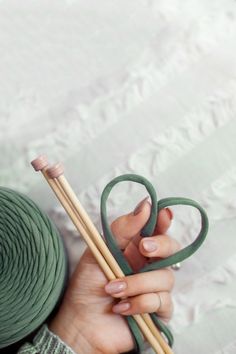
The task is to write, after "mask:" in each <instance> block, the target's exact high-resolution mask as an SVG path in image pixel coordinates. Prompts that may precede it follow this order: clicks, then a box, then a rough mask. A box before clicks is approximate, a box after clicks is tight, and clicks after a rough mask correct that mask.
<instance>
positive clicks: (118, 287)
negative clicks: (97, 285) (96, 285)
mask: <svg viewBox="0 0 236 354" xmlns="http://www.w3.org/2000/svg"><path fill="white" fill-rule="evenodd" d="M126 288H127V284H126V282H124V281H114V282H111V283H108V284H107V285H106V286H105V291H106V292H107V293H108V294H116V293H120V292H121V291H123V290H125V289H126Z"/></svg>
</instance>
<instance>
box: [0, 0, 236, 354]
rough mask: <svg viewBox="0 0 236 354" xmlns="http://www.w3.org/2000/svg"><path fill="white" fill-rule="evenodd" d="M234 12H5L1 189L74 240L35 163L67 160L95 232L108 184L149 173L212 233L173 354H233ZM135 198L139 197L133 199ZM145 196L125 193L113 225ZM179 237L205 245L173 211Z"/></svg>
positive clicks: (114, 206) (188, 278) (184, 302)
mask: <svg viewBox="0 0 236 354" xmlns="http://www.w3.org/2000/svg"><path fill="white" fill-rule="evenodd" d="M235 6H236V4H235V1H233V0H215V1H203V0H198V1H193V0H188V1H185V0H184V1H174V0H165V1H164V0H163V1H154V0H145V1H144V0H130V1H124V0H119V1H118V0H112V1H105V0H100V1H95V0H89V1H82V0H78V1H73V0H57V1H55V0H54V1H50V2H49V1H40V2H37V1H34V0H25V1H24V2H19V1H17V0H15V1H13V0H8V1H4V0H2V1H1V2H0V78H1V85H0V151H1V154H0V166H1V170H0V182H1V185H4V186H8V187H11V188H15V189H17V190H19V191H22V192H24V193H26V194H27V195H29V196H30V197H31V198H33V199H34V200H35V201H36V202H38V204H39V205H40V206H41V207H42V208H43V209H44V210H46V211H47V212H48V213H49V214H50V216H51V217H52V218H53V220H54V221H55V222H56V224H57V226H58V227H59V228H60V230H61V233H62V234H63V236H64V237H65V239H66V243H67V246H68V249H69V250H70V257H71V262H72V264H75V262H76V261H77V259H78V258H79V255H80V254H81V252H82V249H83V243H82V241H81V240H80V239H79V237H78V236H77V234H76V232H75V231H74V229H73V227H72V226H71V222H70V221H68V219H67V218H66V217H65V215H64V212H63V210H62V209H61V208H60V207H59V205H58V203H57V202H56V200H55V198H54V197H53V195H52V193H51V191H49V189H48V186H47V185H46V184H45V182H44V181H43V180H42V178H41V176H40V175H37V174H35V173H34V172H33V170H32V169H31V167H30V165H29V162H30V161H31V160H32V159H33V158H35V157H36V156H37V155H38V154H40V153H46V154H47V155H48V156H49V157H50V160H51V161H52V162H56V161H57V160H62V161H63V163H64V164H65V169H66V175H67V177H68V179H69V180H70V182H71V184H72V186H73V188H74V190H75V191H76V192H77V194H78V196H79V198H80V200H81V201H82V203H83V204H84V206H85V207H86V209H87V210H88V211H89V213H90V215H91V216H92V218H93V220H94V221H95V222H96V223H97V225H98V226H99V198H100V194H101V192H102V190H103V188H104V186H105V185H106V183H107V182H109V181H110V179H111V178H113V177H115V176H117V175H119V174H121V173H129V172H131V173H139V174H142V175H144V176H145V177H147V178H148V179H149V180H150V181H152V182H153V184H154V185H155V187H156V188H157V192H158V195H159V197H160V198H162V197H168V196H183V197H190V198H193V199H196V200H197V201H198V202H200V203H201V204H202V205H203V206H204V207H205V208H206V210H207V212H208V214H209V218H210V232H209V236H208V239H207V241H206V242H205V244H204V246H203V247H202V248H201V250H200V251H199V252H197V254H196V255H194V256H193V257H192V258H191V259H189V260H187V261H185V262H184V264H183V265H182V269H181V271H180V272H179V273H178V274H177V280H176V287H175V291H174V301H175V315H174V317H173V320H172V322H171V326H172V329H173V332H174V335H175V348H174V349H175V353H176V354H189V353H190V352H191V354H198V353H202V354H209V353H213V354H221V353H224V354H233V353H236V335H235V321H236V295H235V294H236V284H235V278H236V237H235V226H236V219H235V216H236V202H235V200H236V198H235V196H236V162H235V149H236V142H235V141H236V121H235V116H236V22H235V21H236V7H235ZM127 191H129V193H127ZM145 195H146V194H145V192H144V191H143V190H142V189H141V188H138V187H137V186H135V187H134V186H128V185H127V184H126V185H124V186H122V187H118V188H117V189H116V191H114V193H113V194H112V198H111V200H110V203H109V208H110V209H109V210H110V216H111V218H114V217H115V216H116V215H119V214H120V213H124V212H128V211H129V210H132V208H134V206H135V204H136V203H138V202H139V200H140V199H141V198H142V197H144V196H145ZM173 209H174V212H175V218H174V221H173V224H172V226H171V229H170V233H171V235H173V237H176V238H178V239H179V241H180V242H182V244H183V245H184V244H186V243H187V242H190V240H192V239H193V238H194V236H195V235H196V233H197V230H198V227H199V224H198V222H199V220H198V217H197V215H196V214H195V213H193V212H192V211H191V210H190V209H189V208H173Z"/></svg>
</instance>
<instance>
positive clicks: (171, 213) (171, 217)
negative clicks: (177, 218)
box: [166, 208, 174, 220]
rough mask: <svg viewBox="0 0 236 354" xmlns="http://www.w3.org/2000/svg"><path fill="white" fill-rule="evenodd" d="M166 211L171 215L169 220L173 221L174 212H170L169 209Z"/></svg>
mask: <svg viewBox="0 0 236 354" xmlns="http://www.w3.org/2000/svg"><path fill="white" fill-rule="evenodd" d="M166 211H167V212H168V214H169V218H170V220H172V219H173V217H174V215H173V212H172V210H170V209H169V208H166Z"/></svg>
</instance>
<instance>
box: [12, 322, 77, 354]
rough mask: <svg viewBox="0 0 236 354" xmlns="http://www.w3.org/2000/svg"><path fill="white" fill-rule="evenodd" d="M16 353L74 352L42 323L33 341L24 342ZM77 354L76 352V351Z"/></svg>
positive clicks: (58, 353) (66, 353) (71, 353)
mask: <svg viewBox="0 0 236 354" xmlns="http://www.w3.org/2000/svg"><path fill="white" fill-rule="evenodd" d="M17 353H18V354H39V353H40V354H41V353H42V354H75V352H74V351H73V350H72V349H71V348H70V347H69V346H67V345H66V344H65V343H64V342H63V341H62V340H61V339H60V338H59V337H58V336H56V335H55V334H54V333H52V332H51V331H50V330H49V329H48V327H47V325H43V326H42V328H41V329H40V330H39V332H38V333H37V335H36V336H35V337H34V339H33V343H26V344H24V345H23V346H22V347H21V348H20V349H19V351H18V352H17ZM77 354H78V353H77Z"/></svg>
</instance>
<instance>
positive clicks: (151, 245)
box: [143, 240, 157, 252]
mask: <svg viewBox="0 0 236 354" xmlns="http://www.w3.org/2000/svg"><path fill="white" fill-rule="evenodd" d="M143 248H144V249H145V251H147V252H153V251H156V250H157V244H156V242H155V241H152V240H144V241H143Z"/></svg>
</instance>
